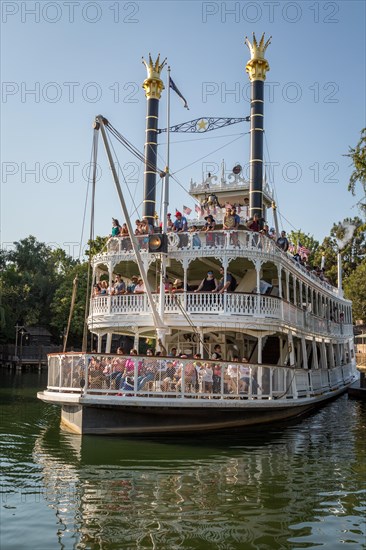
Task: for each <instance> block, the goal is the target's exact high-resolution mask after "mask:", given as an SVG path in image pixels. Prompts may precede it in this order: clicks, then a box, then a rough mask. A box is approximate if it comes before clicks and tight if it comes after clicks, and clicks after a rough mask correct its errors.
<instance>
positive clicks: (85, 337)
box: [81, 129, 99, 352]
mask: <svg viewBox="0 0 366 550" xmlns="http://www.w3.org/2000/svg"><path fill="white" fill-rule="evenodd" d="M98 136H99V131H98V130H96V129H95V130H94V135H93V164H92V166H93V177H92V202H91V214H90V233H89V242H90V250H89V260H88V276H87V283H86V297H85V316H84V329H83V343H82V348H81V349H82V351H84V352H86V351H87V347H88V316H89V304H90V286H91V285H90V278H91V261H92V254H91V243H92V240H93V238H94V207H95V187H96V180H97V156H98ZM91 313H92V321H93V310H92V312H91Z"/></svg>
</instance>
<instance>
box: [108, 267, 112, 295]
mask: <svg viewBox="0 0 366 550" xmlns="http://www.w3.org/2000/svg"><path fill="white" fill-rule="evenodd" d="M108 275H109V281H108V286H109V293H110V294H111V293H112V281H113V264H112V262H108Z"/></svg>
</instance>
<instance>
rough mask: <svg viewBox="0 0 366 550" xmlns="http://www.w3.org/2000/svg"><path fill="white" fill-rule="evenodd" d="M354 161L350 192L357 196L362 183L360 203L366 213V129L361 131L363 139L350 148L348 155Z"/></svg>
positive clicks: (349, 185) (349, 186)
mask: <svg viewBox="0 0 366 550" xmlns="http://www.w3.org/2000/svg"><path fill="white" fill-rule="evenodd" d="M346 156H347V157H350V158H351V159H352V164H353V172H352V174H351V177H350V180H349V184H348V190H349V191H351V193H352V195H355V194H356V185H357V183H360V184H361V186H362V189H363V197H362V199H361V200H360V201H359V202H358V205H359V207H360V208H361V210H362V211H363V212H364V213H366V128H363V129H362V130H361V138H360V141H359V142H358V143H357V145H356V147H350V148H349V153H348V155H346Z"/></svg>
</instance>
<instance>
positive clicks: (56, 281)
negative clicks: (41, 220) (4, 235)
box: [0, 235, 86, 342]
mask: <svg viewBox="0 0 366 550" xmlns="http://www.w3.org/2000/svg"><path fill="white" fill-rule="evenodd" d="M0 265H1V268H2V269H1V271H0V298H1V299H0V309H1V311H0V324H1V325H2V327H1V329H2V330H1V342H9V341H14V337H15V332H14V326H15V325H16V324H17V323H18V322H19V323H20V324H24V325H41V326H43V327H45V328H48V329H49V330H51V332H52V333H53V335H54V337H55V341H56V342H58V341H59V336H60V330H59V329H60V326H59V325H60V324H61V323H63V317H61V319H60V321H59V322H55V313H54V310H53V308H52V307H51V306H52V305H53V303H54V299H55V298H54V297H55V295H56V292H57V290H58V289H60V288H64V287H63V285H64V286H65V284H66V285H67V284H68V281H69V278H70V277H71V280H72V275H70V273H71V274H72V273H73V270H75V269H77V267H78V266H79V268H80V266H81V264H79V262H76V261H75V260H73V259H72V258H71V257H70V256H68V255H67V254H66V253H65V251H64V250H62V249H56V250H52V249H51V247H49V246H47V245H46V244H45V243H40V242H38V241H37V240H36V238H35V237H33V236H32V235H30V236H29V237H27V238H26V239H23V240H21V241H19V242H15V243H14V248H13V250H11V251H8V252H6V251H1V254H0ZM85 266H86V264H85ZM85 269H86V267H85ZM65 281H66V283H65ZM84 286H86V283H85V285H84ZM84 286H83V285H82V292H84V297H83V298H82V300H83V301H84V302H85V289H84ZM71 287H72V283H71ZM64 293H65V295H67V290H66V289H65V288H64ZM69 304H70V302H69ZM69 307H70V306H69V305H68V308H69ZM83 307H84V306H83ZM79 310H80V305H79ZM76 325H77V323H76ZM77 326H78V325H77ZM79 332H80V331H79V328H77V330H76V331H75V334H79Z"/></svg>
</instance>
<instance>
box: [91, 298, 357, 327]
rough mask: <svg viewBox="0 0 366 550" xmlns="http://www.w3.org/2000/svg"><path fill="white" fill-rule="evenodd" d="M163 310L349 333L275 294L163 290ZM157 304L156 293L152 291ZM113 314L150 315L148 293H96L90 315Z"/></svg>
mask: <svg viewBox="0 0 366 550" xmlns="http://www.w3.org/2000/svg"><path fill="white" fill-rule="evenodd" d="M164 299H165V306H164V313H165V314H171V313H180V312H181V311H182V309H181V308H182V307H183V308H184V310H185V311H187V312H188V313H191V314H205V315H211V314H220V315H243V316H249V317H256V318H269V319H277V320H278V321H284V322H285V323H287V324H289V325H291V326H296V327H298V328H302V329H304V330H307V331H309V332H313V333H316V334H327V335H331V336H342V335H343V336H352V334H353V328H352V325H345V324H343V323H335V322H333V321H329V320H327V319H322V318H321V317H316V316H315V315H313V314H311V313H309V312H306V311H304V310H303V309H301V308H299V307H296V306H294V305H293V304H290V303H288V302H286V301H284V300H282V299H280V298H277V297H275V296H265V295H262V294H244V293H239V292H231V293H230V292H228V293H224V294H216V293H214V294H212V293H211V292H197V293H196V292H181V293H176V294H172V293H166V294H165V297H164ZM153 300H154V303H155V304H156V306H158V304H159V295H158V294H153ZM116 314H126V315H127V314H128V315H136V314H142V315H143V314H145V315H151V307H150V304H149V300H148V296H147V294H122V295H118V296H107V295H105V296H96V297H95V298H93V299H92V301H91V311H90V315H91V316H97V315H104V316H106V315H116Z"/></svg>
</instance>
